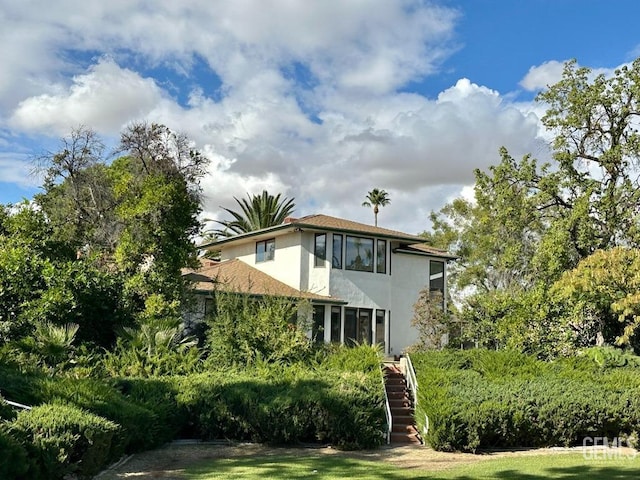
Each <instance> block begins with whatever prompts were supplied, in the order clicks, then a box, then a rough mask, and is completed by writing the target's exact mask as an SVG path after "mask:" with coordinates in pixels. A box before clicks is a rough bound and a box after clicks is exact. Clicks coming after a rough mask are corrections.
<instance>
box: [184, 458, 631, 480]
mask: <svg viewBox="0 0 640 480" xmlns="http://www.w3.org/2000/svg"><path fill="white" fill-rule="evenodd" d="M301 454H302V455H301V456H291V455H283V456H273V455H271V456H255V457H236V458H226V459H217V460H213V461H207V462H206V463H200V464H196V465H194V466H193V467H191V468H190V469H188V470H187V472H186V478H188V479H189V480H214V479H243V480H244V479H287V480H290V479H308V478H313V479H317V480H342V479H345V478H349V479H370V480H382V479H387V480H409V479H413V480H417V479H425V480H427V479H443V480H444V479H457V480H467V479H468V480H482V479H506V480H511V479H513V480H537V479H547V478H548V479H637V478H638V475H639V470H640V456H638V458H633V459H631V458H627V457H620V458H610V459H603V458H595V459H585V458H584V457H583V456H582V454H556V455H535V456H534V455H525V456H513V457H501V458H496V459H493V460H485V461H480V462H478V463H475V464H469V465H463V466H458V467H454V468H451V469H447V470H444V471H443V470H441V471H438V472H428V471H425V470H415V469H411V470H409V469H403V468H401V467H396V466H393V465H390V464H387V463H383V462H372V461H369V460H359V459H354V458H348V457H345V456H338V455H318V454H305V453H303V452H301Z"/></svg>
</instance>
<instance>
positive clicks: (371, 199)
mask: <svg viewBox="0 0 640 480" xmlns="http://www.w3.org/2000/svg"><path fill="white" fill-rule="evenodd" d="M365 198H366V200H365V201H364V202H362V206H363V207H369V208H371V207H373V216H374V218H375V222H376V223H375V225H376V227H377V226H378V212H379V211H380V207H386V206H387V205H389V203H391V199H390V198H389V194H388V193H387V192H385V191H384V190H382V189H379V188H374V189H373V190H371V191H370V192H369V193H367V196H366V197H365Z"/></svg>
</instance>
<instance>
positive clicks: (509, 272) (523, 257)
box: [426, 60, 640, 355]
mask: <svg viewBox="0 0 640 480" xmlns="http://www.w3.org/2000/svg"><path fill="white" fill-rule="evenodd" d="M639 79H640V60H636V61H635V62H634V63H633V64H632V65H631V66H629V67H624V68H621V69H620V70H617V71H616V72H615V73H614V75H613V76H611V77H610V78H607V77H605V76H604V75H598V76H593V75H592V72H591V71H590V70H589V69H588V68H578V67H577V66H576V63H575V62H568V63H567V64H566V65H565V69H564V74H563V78H562V80H561V81H560V82H558V83H557V84H555V85H552V86H551V87H549V88H548V89H547V90H545V91H543V92H542V93H540V94H539V95H538V97H537V100H538V101H539V102H541V103H544V104H545V105H546V106H547V108H548V109H547V112H546V114H545V116H544V117H543V119H542V122H543V123H544V125H545V126H546V127H547V128H548V129H549V130H550V131H552V132H553V134H554V141H553V143H552V145H551V147H552V153H553V157H552V161H551V162H550V163H548V164H543V165H537V162H536V161H535V160H532V159H531V158H530V157H528V156H525V157H524V158H523V159H522V160H521V161H515V160H513V159H512V158H511V157H510V155H509V154H508V152H507V151H506V150H505V149H502V150H501V162H500V163H499V164H498V165H496V166H493V167H491V168H490V169H489V171H488V172H486V173H485V172H480V171H476V186H475V199H474V201H467V200H464V199H457V200H455V201H454V202H452V203H450V204H448V205H447V206H445V207H444V208H443V209H442V210H441V211H440V212H439V213H437V214H433V215H432V221H433V226H434V231H433V233H431V234H428V235H426V236H427V237H428V238H429V239H430V240H431V241H432V243H434V244H435V245H437V246H440V247H444V248H449V249H451V250H452V252H453V253H455V254H456V255H458V257H459V259H460V260H459V261H458V262H457V267H454V271H453V275H451V277H450V278H451V279H453V282H454V284H453V285H452V290H453V291H454V292H457V294H458V299H459V301H461V302H462V304H463V307H464V308H463V313H462V316H463V318H465V319H466V320H468V321H469V324H474V325H475V326H477V327H478V328H476V334H477V335H479V337H480V340H481V341H480V343H483V344H489V343H490V342H497V343H498V344H500V345H507V344H511V345H515V346H519V347H521V348H525V349H535V348H536V344H537V347H538V348H539V349H542V350H545V351H546V353H545V355H547V354H548V355H553V354H557V353H559V352H564V353H566V352H567V351H568V350H567V349H569V348H571V347H575V346H576V345H577V344H579V343H580V341H585V342H586V343H589V342H590V340H586V338H587V337H588V336H589V335H587V334H586V333H585V334H584V335H582V334H576V333H575V332H571V331H570V329H567V328H565V327H566V325H564V326H563V324H562V323H559V322H558V321H557V315H565V314H566V312H565V313H564V314H563V313H562V312H558V311H557V310H556V309H555V307H554V305H555V304H554V303H553V302H552V301H551V300H552V299H551V298H550V295H551V292H550V288H551V286H552V285H554V283H555V282H556V281H558V280H559V279H560V278H561V277H562V278H564V277H563V274H564V272H566V271H570V270H572V269H573V268H575V267H576V266H577V265H578V264H579V262H580V261H581V260H583V259H586V258H589V257H590V255H592V254H593V253H594V252H596V251H598V250H608V249H611V248H614V247H616V246H619V245H623V246H630V247H638V246H639V243H640V235H639V229H638V226H639V220H640V217H639V213H640V177H639V176H638V175H637V168H638V159H639V158H640V137H639V136H638V131H637V124H638V116H639V115H640V105H638V95H639V93H640V90H638V85H639V84H640V82H638V80H639ZM594 288H596V287H595V286H594ZM596 289H597V288H596ZM554 292H555V290H554ZM528 312H535V314H531V313H528ZM479 317H482V318H479ZM563 318H565V319H566V316H565V317H563ZM574 320H575V319H574ZM523 332H525V333H526V335H523ZM575 335H577V336H575ZM605 336H606V335H605ZM618 337H619V338H624V337H622V336H620V332H618V334H617V338H618ZM578 338H581V339H582V340H580V341H578V340H576V339H578ZM501 339H502V340H501ZM476 340H478V337H477V338H476ZM551 344H555V345H558V346H559V347H558V348H547V346H548V345H551ZM560 346H562V347H560Z"/></svg>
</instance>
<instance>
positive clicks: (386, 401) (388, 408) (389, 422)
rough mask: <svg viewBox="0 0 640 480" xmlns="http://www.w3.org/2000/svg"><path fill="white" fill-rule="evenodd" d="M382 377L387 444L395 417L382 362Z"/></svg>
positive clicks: (389, 441) (389, 440)
mask: <svg viewBox="0 0 640 480" xmlns="http://www.w3.org/2000/svg"><path fill="white" fill-rule="evenodd" d="M380 377H381V379H382V391H383V392H384V406H385V412H384V413H385V415H386V417H387V445H389V444H390V443H391V432H392V431H393V417H392V416H391V405H390V404H389V396H388V395H387V387H386V385H385V383H384V372H383V371H382V364H380Z"/></svg>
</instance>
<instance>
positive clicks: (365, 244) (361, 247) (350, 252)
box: [344, 235, 373, 272]
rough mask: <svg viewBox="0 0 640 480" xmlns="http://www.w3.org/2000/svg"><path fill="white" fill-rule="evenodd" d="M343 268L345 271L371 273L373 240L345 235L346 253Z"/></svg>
mask: <svg viewBox="0 0 640 480" xmlns="http://www.w3.org/2000/svg"><path fill="white" fill-rule="evenodd" d="M344 267H345V268H346V269H347V270H357V271H359V272H373V238H362V237H351V236H349V235H347V253H346V257H345V261H344Z"/></svg>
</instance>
